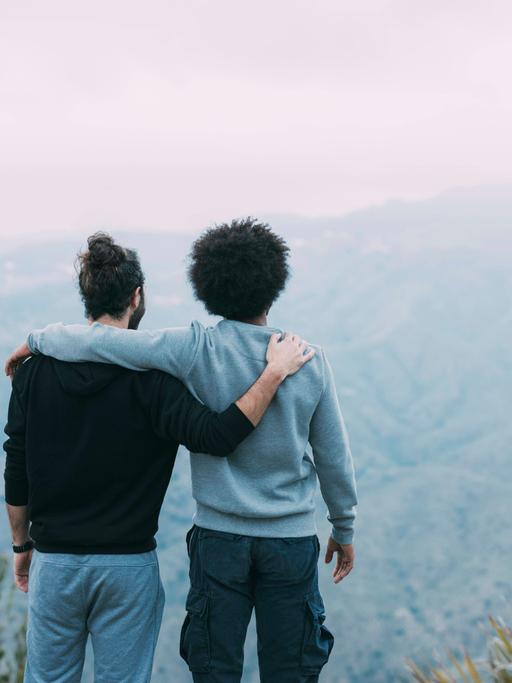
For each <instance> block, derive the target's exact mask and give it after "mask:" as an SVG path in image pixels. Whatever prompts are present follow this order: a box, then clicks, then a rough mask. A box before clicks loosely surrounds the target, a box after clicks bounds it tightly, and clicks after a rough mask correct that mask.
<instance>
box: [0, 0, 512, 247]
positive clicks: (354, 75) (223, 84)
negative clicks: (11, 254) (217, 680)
mask: <svg viewBox="0 0 512 683" xmlns="http://www.w3.org/2000/svg"><path fill="white" fill-rule="evenodd" d="M0 7H1V13H0V193H1V201H0V211H1V221H0V234H1V235H2V236H9V235H19V234H20V233H28V232H35V231H47V230H51V231H75V230H80V231H81V232H82V233H83V232H84V231H86V232H88V231H90V230H91V229H95V228H97V227H115V228H120V227H127V228H147V229H168V230H197V229H198V228H200V227H202V226H203V225H205V224H207V223H209V222H212V221H219V220H222V219H225V218H228V217H231V216H234V215H240V214H247V213H252V214H256V215H257V214H258V213H261V212H265V213H269V212H286V213H288V212H291V213H298V214H308V215H324V214H341V213H344V212H346V211H348V210H351V209H354V208H357V207H362V206H366V205H368V204H372V203H376V202H381V201H384V200H386V199H388V198H392V197H402V198H410V199H414V198H420V197H425V196H428V195H431V194H435V193H436V192H438V191H441V190H444V189H446V188H449V187H452V186H454V185H477V184H482V183H508V182H511V183H512V164H511V159H512V134H511V128H512V88H511V78H510V65H511V64H512V40H511V36H512V3H511V2H509V1H508V0H502V1H493V0H416V1H412V0H350V2H349V1H348V0H257V1H256V0H252V1H251V2H246V1H245V0H215V1H212V0H182V1H181V2H176V1H173V0H147V1H145V2H142V1H141V0H137V1H136V2H135V1H133V0H87V2H80V3H78V2H70V1H69V0H60V1H55V0H45V1H44V2H41V1H40V0H24V1H23V2H12V1H10V0H1V1H0Z"/></svg>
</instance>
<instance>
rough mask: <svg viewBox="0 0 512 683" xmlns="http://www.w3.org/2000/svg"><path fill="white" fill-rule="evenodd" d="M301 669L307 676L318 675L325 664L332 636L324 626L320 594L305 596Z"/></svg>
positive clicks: (332, 640)
mask: <svg viewBox="0 0 512 683" xmlns="http://www.w3.org/2000/svg"><path fill="white" fill-rule="evenodd" d="M305 612H306V613H305V618H304V639H303V642H302V655H301V668H302V671H303V673H305V674H308V675H310V676H311V675H315V674H319V673H320V671H321V670H322V667H323V666H324V665H325V664H326V663H327V661H328V659H329V655H330V654H331V650H332V648H333V645H334V636H333V635H332V633H331V632H330V631H329V630H328V629H327V628H326V627H325V626H324V621H325V609H324V604H323V602H322V598H321V596H320V593H310V594H309V595H307V596H306V604H305Z"/></svg>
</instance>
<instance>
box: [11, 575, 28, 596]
mask: <svg viewBox="0 0 512 683" xmlns="http://www.w3.org/2000/svg"><path fill="white" fill-rule="evenodd" d="M14 583H15V584H16V588H19V589H20V591H22V592H23V593H28V574H15V575H14Z"/></svg>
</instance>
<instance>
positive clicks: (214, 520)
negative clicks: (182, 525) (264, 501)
mask: <svg viewBox="0 0 512 683" xmlns="http://www.w3.org/2000/svg"><path fill="white" fill-rule="evenodd" d="M194 524H195V525H196V526H198V527H201V528H203V529H210V530H211V531H224V532H226V533H230V534H240V535H241V536H255V537H259V538H300V537H302V536H314V535H316V534H317V531H318V530H317V527H316V522H315V512H314V510H311V511H308V512H299V513H296V514H293V515H287V516H286V517H241V516H239V515H233V514H229V513H225V512H220V511H219V510H214V509H213V508H210V507H208V506H206V505H201V504H200V503H198V504H197V511H196V514H195V515H194Z"/></svg>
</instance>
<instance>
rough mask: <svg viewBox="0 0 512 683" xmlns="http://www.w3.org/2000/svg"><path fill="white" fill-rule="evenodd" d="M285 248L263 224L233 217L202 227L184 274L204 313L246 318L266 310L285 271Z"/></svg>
mask: <svg viewBox="0 0 512 683" xmlns="http://www.w3.org/2000/svg"><path fill="white" fill-rule="evenodd" d="M289 251H290V249H289V247H288V245H287V244H286V242H285V241H284V239H283V238H282V237H279V236H278V235H276V234H275V233H274V232H272V230H271V229H270V227H269V226H268V225H267V224H266V223H260V222H258V221H257V220H256V219H255V218H251V217H248V218H244V219H240V220H234V221H232V222H231V223H223V224H221V225H216V226H214V227H212V228H209V229H208V230H206V232H205V233H204V234H203V235H202V236H201V237H199V239H197V240H196V241H195V242H194V244H193V245H192V251H191V253H190V263H189V268H188V276H189V279H190V282H191V283H192V287H193V289H194V294H195V296H196V299H199V301H202V302H203V303H204V305H205V306H206V309H207V310H208V312H209V313H211V314H213V315H220V316H222V317H223V318H230V319H232V320H252V319H254V318H256V317H257V316H259V315H261V314H262V313H266V312H267V311H268V309H269V308H270V306H271V305H272V304H273V303H274V301H275V300H276V299H277V298H278V297H279V295H280V294H281V292H282V291H283V289H284V287H285V285H286V281H287V279H288V277H289V275H290V268H289V265H288V256H289Z"/></svg>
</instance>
